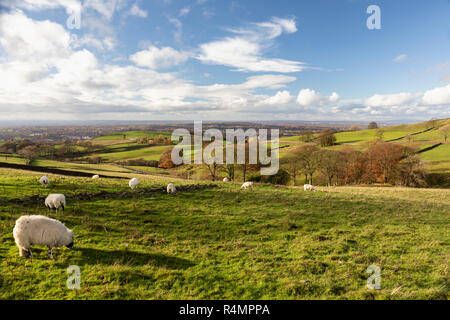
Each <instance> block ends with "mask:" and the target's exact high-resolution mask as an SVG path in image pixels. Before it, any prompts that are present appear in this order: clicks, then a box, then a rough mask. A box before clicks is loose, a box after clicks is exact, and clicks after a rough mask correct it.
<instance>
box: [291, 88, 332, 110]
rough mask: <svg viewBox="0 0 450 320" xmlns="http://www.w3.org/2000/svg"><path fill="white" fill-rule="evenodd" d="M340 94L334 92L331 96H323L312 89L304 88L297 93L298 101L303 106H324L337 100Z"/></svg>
mask: <svg viewBox="0 0 450 320" xmlns="http://www.w3.org/2000/svg"><path fill="white" fill-rule="evenodd" d="M339 98H340V97H339V95H338V94H337V93H336V92H333V93H332V94H331V95H330V96H329V97H326V96H322V95H321V94H319V93H317V92H316V91H315V90H312V89H302V90H300V91H299V93H298V95H297V103H298V104H299V105H301V106H303V107H308V106H322V105H327V104H330V103H334V102H337V101H338V100H339Z"/></svg>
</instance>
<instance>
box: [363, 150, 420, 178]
mask: <svg viewBox="0 0 450 320" xmlns="http://www.w3.org/2000/svg"><path fill="white" fill-rule="evenodd" d="M366 153H367V160H368V161H367V164H366V165H367V170H366V178H367V179H368V180H369V182H376V181H378V180H380V182H383V183H388V181H389V180H390V178H391V177H392V173H393V171H394V169H395V167H396V166H397V165H398V163H399V162H400V161H401V160H402V159H404V158H405V157H407V156H408V155H409V154H411V153H412V150H411V149H410V148H407V147H405V146H402V145H399V144H395V143H377V144H375V145H373V146H372V147H370V148H369V149H368V150H367V152H366Z"/></svg>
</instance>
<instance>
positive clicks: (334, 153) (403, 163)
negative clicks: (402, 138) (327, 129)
mask: <svg viewBox="0 0 450 320" xmlns="http://www.w3.org/2000/svg"><path fill="white" fill-rule="evenodd" d="M282 165H283V167H284V168H286V170H287V171H288V172H289V174H290V176H291V177H292V180H293V181H294V184H296V183H297V182H299V178H300V177H301V176H303V177H304V180H303V181H304V182H305V183H310V184H313V182H315V181H313V177H315V178H314V179H319V180H321V181H319V182H322V183H326V184H328V185H346V184H370V183H390V184H393V185H404V186H421V185H424V184H425V175H426V172H425V170H424V168H423V165H422V162H421V160H420V159H419V157H418V156H417V155H416V153H415V151H414V150H413V149H411V148H408V147H405V146H402V145H399V144H394V143H386V142H378V143H376V144H374V145H372V146H371V147H370V148H369V149H368V150H367V151H365V152H362V151H358V150H354V149H351V148H345V149H342V150H330V149H321V148H319V147H318V146H317V145H315V144H307V145H303V146H300V147H299V148H297V149H295V150H293V151H292V152H291V153H290V154H289V155H287V156H286V157H285V158H283V159H282Z"/></svg>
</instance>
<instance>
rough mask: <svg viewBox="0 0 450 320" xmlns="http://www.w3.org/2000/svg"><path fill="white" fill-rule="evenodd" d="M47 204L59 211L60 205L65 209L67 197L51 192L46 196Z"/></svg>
mask: <svg viewBox="0 0 450 320" xmlns="http://www.w3.org/2000/svg"><path fill="white" fill-rule="evenodd" d="M45 206H46V207H47V208H48V209H49V210H50V209H52V210H53V209H54V210H56V211H58V209H59V208H60V207H62V209H63V211H64V208H65V207H66V197H65V196H64V195H63V194H59V193H53V194H49V195H48V196H47V198H45Z"/></svg>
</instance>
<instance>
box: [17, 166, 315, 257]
mask: <svg viewBox="0 0 450 320" xmlns="http://www.w3.org/2000/svg"><path fill="white" fill-rule="evenodd" d="M99 178H100V177H99V175H94V176H93V177H92V179H99ZM39 182H40V183H41V184H42V185H43V186H44V187H48V186H49V185H50V179H49V178H48V177H47V176H43V177H41V178H40V179H39ZM223 182H229V179H228V178H224V179H223ZM138 184H139V180H138V179H137V178H132V179H131V180H130V181H129V183H128V185H129V186H130V188H131V189H132V190H134V189H135V188H136V187H137V186H138ZM248 188H251V189H252V190H253V182H244V183H243V184H242V186H241V189H248ZM303 188H304V190H305V191H315V189H314V187H313V186H312V185H310V184H305V185H304V187H303ZM176 191H177V189H176V187H175V185H174V184H173V183H169V184H168V185H167V193H168V194H173V193H175V192H176ZM45 206H46V207H47V208H48V209H49V210H56V211H58V210H59V208H62V210H63V211H64V208H65V207H66V197H65V196H64V195H63V194H50V195H48V196H47V198H46V199H45ZM13 235H14V240H15V242H16V245H17V247H18V248H19V255H20V256H21V257H23V256H26V257H31V258H33V254H32V253H31V246H32V245H42V246H47V247H48V250H49V251H48V255H49V257H50V258H53V248H58V247H63V246H66V247H67V248H69V249H71V248H72V247H73V238H74V236H73V232H72V230H70V229H68V228H66V226H65V225H64V224H63V223H62V222H60V221H58V220H55V219H51V218H48V217H45V216H41V215H31V216H27V215H26V216H21V217H20V218H19V219H17V220H16V224H15V226H14V229H13Z"/></svg>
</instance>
